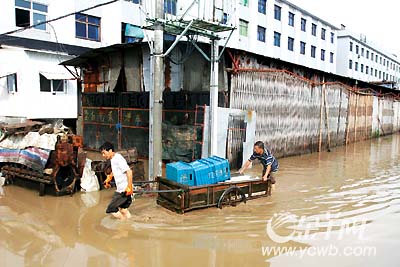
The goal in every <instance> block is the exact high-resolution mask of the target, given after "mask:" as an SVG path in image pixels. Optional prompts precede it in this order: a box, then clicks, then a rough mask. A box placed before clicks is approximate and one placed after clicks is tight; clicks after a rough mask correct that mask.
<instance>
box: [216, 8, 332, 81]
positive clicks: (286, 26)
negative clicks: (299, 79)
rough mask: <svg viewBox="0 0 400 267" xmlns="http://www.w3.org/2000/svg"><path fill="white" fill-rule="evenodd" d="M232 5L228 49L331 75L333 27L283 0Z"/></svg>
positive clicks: (228, 18)
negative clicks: (232, 32) (231, 32)
mask: <svg viewBox="0 0 400 267" xmlns="http://www.w3.org/2000/svg"><path fill="white" fill-rule="evenodd" d="M233 2H236V3H237V5H236V8H231V9H232V11H235V10H236V12H233V13H229V12H230V10H229V9H228V10H227V11H226V12H228V13H225V16H224V17H226V18H227V23H228V24H229V23H231V24H232V25H233V26H236V27H237V28H238V29H239V30H238V31H236V32H235V33H234V34H233V38H232V40H231V41H230V42H229V44H228V46H229V47H234V48H237V49H242V50H246V51H248V52H252V53H255V54H259V55H263V56H266V57H270V58H277V59H280V60H283V61H286V62H290V63H294V64H298V65H303V66H306V67H309V68H312V69H317V70H321V71H325V72H331V73H335V71H336V54H337V50H336V42H337V30H338V28H337V27H335V26H334V25H332V24H330V23H328V22H326V21H324V20H322V19H320V18H318V17H317V16H315V15H313V14H311V13H310V12H307V11H306V10H304V9H302V8H300V7H298V6H296V5H294V4H292V3H290V2H289V1H285V0H271V1H266V0H258V1H248V0H237V1H233Z"/></svg>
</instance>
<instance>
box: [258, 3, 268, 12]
mask: <svg viewBox="0 0 400 267" xmlns="http://www.w3.org/2000/svg"><path fill="white" fill-rule="evenodd" d="M258 12H259V13H261V14H267V0H258Z"/></svg>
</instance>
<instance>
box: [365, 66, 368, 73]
mask: <svg viewBox="0 0 400 267" xmlns="http://www.w3.org/2000/svg"><path fill="white" fill-rule="evenodd" d="M368 73H369V67H368V66H365V74H368Z"/></svg>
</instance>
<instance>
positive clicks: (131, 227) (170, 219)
mask: <svg viewBox="0 0 400 267" xmlns="http://www.w3.org/2000/svg"><path fill="white" fill-rule="evenodd" d="M399 149H400V135H393V136H388V137H384V138H380V139H374V140H368V141H365V142H360V143H357V144H351V145H349V146H347V147H340V148H336V149H334V150H332V152H330V153H328V152H323V153H319V154H318V153H315V154H311V155H303V156H298V157H291V158H285V159H280V160H279V162H280V166H281V167H280V171H279V174H278V176H277V180H278V182H277V185H276V188H275V189H274V191H273V192H272V196H271V197H268V198H261V199H256V200H252V201H248V202H247V204H240V205H239V206H237V207H228V208H224V209H222V210H219V209H217V208H210V209H205V210H198V211H193V212H190V213H187V214H185V215H177V214H174V213H172V212H170V211H168V210H165V209H164V208H162V207H159V206H157V205H156V203H155V199H154V198H149V197H142V198H138V199H136V201H135V202H134V203H133V205H132V206H131V208H130V211H131V213H132V215H133V217H132V218H131V219H130V220H128V221H123V222H120V221H116V220H114V219H112V218H111V217H109V216H107V215H106V214H105V213H104V212H105V208H106V206H107V203H108V202H109V200H110V199H111V196H112V193H113V190H112V189H110V190H103V191H101V192H93V193H77V194H75V195H74V196H73V197H68V196H66V197H58V198H56V197H52V196H45V197H38V193H37V192H35V191H31V190H27V189H24V188H20V187H16V186H7V187H2V188H1V187H0V266H274V267H275V266H324V267H326V266H377V265H380V266H399V261H400V253H399V252H398V251H397V248H399V247H400V228H399V227H398V223H399V222H400V165H399V160H400V156H399V153H398V152H399ZM260 172H261V168H260V166H256V167H255V168H253V170H251V171H249V172H247V174H249V173H252V174H253V175H259V173H260Z"/></svg>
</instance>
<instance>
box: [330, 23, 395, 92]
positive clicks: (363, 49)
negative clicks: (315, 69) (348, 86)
mask: <svg viewBox="0 0 400 267" xmlns="http://www.w3.org/2000/svg"><path fill="white" fill-rule="evenodd" d="M338 51H339V53H338V58H337V73H338V74H339V75H342V76H345V77H350V78H354V79H356V80H362V81H365V82H374V83H385V82H389V83H394V84H398V83H399V82H400V60H399V59H398V58H397V56H396V55H394V54H390V53H387V52H385V51H384V50H382V49H380V48H379V47H378V46H377V45H375V44H373V43H371V42H368V41H367V39H366V37H365V36H360V37H357V36H356V35H355V34H353V33H351V32H349V31H347V30H341V31H339V33H338Z"/></svg>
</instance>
